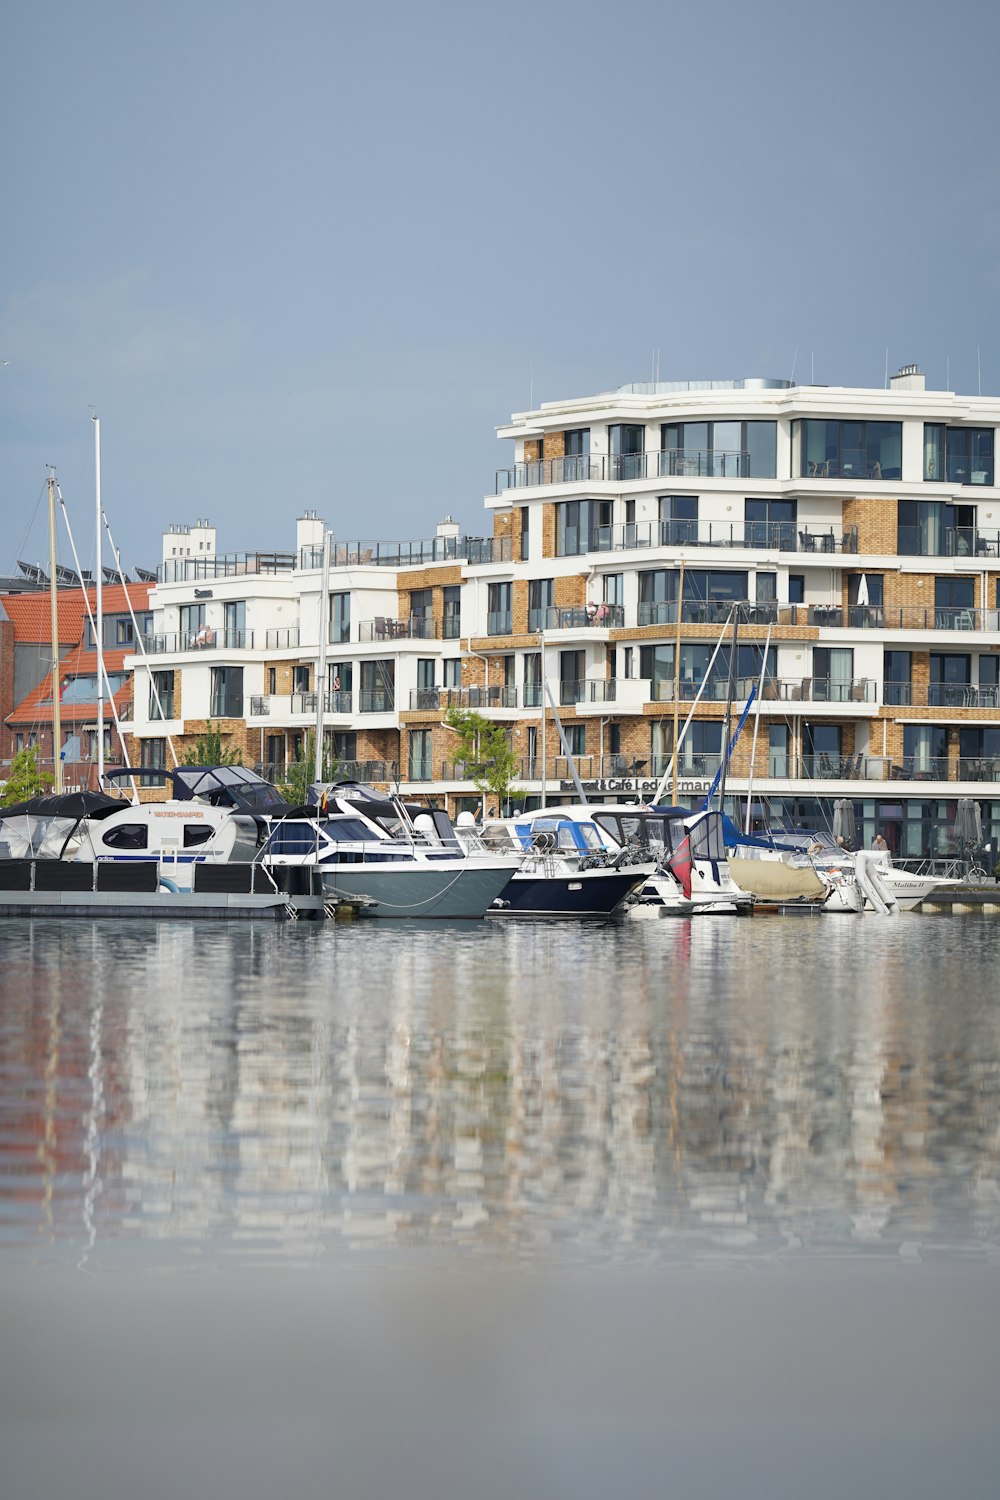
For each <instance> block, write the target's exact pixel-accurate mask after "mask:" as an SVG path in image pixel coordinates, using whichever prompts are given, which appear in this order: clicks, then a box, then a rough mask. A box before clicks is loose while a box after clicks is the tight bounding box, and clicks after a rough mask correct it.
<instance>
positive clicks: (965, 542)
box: [896, 525, 1000, 557]
mask: <svg viewBox="0 0 1000 1500" xmlns="http://www.w3.org/2000/svg"><path fill="white" fill-rule="evenodd" d="M896 539H897V546H898V549H899V553H900V556H901V557H1000V531H986V530H980V528H979V527H977V526H942V527H931V526H927V525H923V526H921V525H917V526H900V527H899V528H898V529H897V534H896Z"/></svg>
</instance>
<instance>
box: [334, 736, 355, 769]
mask: <svg viewBox="0 0 1000 1500" xmlns="http://www.w3.org/2000/svg"><path fill="white" fill-rule="evenodd" d="M333 753H334V755H335V756H336V757H337V760H338V761H339V762H340V763H341V764H343V762H344V761H345V760H347V761H354V760H357V758H358V736H357V733H356V732H355V730H353V729H343V730H334V733H333Z"/></svg>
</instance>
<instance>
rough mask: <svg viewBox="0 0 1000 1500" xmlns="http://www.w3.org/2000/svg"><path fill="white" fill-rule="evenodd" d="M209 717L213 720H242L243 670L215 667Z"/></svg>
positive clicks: (240, 668)
mask: <svg viewBox="0 0 1000 1500" xmlns="http://www.w3.org/2000/svg"><path fill="white" fill-rule="evenodd" d="M209 716H210V717H211V718H213V719H242V717H243V668H242V667H213V668H212V695H211V702H210V705H209Z"/></svg>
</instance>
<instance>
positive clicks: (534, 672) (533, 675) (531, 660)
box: [524, 651, 542, 708]
mask: <svg viewBox="0 0 1000 1500" xmlns="http://www.w3.org/2000/svg"><path fill="white" fill-rule="evenodd" d="M541 701H542V657H541V653H540V652H538V651H526V652H525V653H524V706H525V708H537V707H538V706H539V704H540V703H541Z"/></svg>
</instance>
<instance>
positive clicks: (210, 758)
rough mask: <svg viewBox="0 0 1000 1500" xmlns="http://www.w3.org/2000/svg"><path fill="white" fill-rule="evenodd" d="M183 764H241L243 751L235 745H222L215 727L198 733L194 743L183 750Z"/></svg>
mask: <svg viewBox="0 0 1000 1500" xmlns="http://www.w3.org/2000/svg"><path fill="white" fill-rule="evenodd" d="M181 764H182V765H184V766H241V765H242V764H243V752H242V750H238V749H236V748H235V747H230V746H224V745H223V743H222V735H221V734H220V733H219V731H218V730H217V729H210V730H208V732H207V733H206V734H200V735H199V736H198V738H197V739H196V740H195V742H194V744H193V745H192V746H191V747H190V748H189V749H187V750H186V751H185V752H184V759H183V760H182V761H181Z"/></svg>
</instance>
